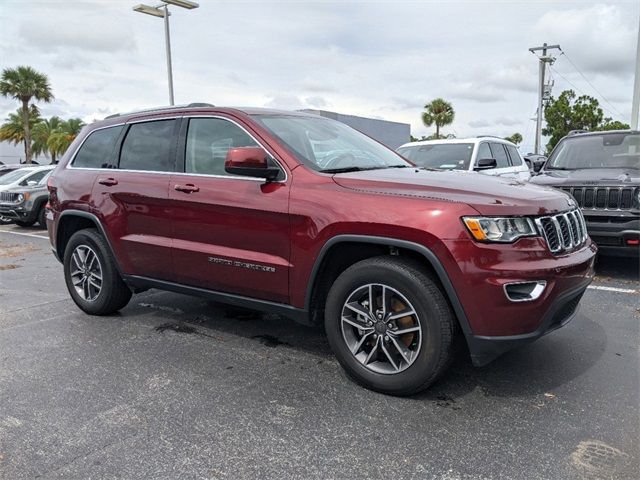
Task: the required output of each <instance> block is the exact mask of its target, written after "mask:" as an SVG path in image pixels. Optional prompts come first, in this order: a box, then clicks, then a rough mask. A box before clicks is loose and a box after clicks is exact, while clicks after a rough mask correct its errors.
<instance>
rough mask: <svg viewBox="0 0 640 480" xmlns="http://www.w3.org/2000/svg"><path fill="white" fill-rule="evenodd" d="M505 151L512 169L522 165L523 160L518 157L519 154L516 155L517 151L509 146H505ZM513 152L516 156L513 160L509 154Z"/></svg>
mask: <svg viewBox="0 0 640 480" xmlns="http://www.w3.org/2000/svg"><path fill="white" fill-rule="evenodd" d="M505 147H506V148H505V150H506V151H507V154H508V155H509V163H510V164H511V166H512V167H522V165H523V164H524V159H523V158H521V157H520V154H519V153H518V149H517V148H516V147H512V146H511V145H505ZM512 151H513V152H515V155H517V157H516V158H513V155H512V154H511V153H512Z"/></svg>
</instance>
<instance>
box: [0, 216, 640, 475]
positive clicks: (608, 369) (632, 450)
mask: <svg viewBox="0 0 640 480" xmlns="http://www.w3.org/2000/svg"><path fill="white" fill-rule="evenodd" d="M594 287H600V288H590V289H589V290H588V291H587V293H586V295H585V296H584V299H583V301H582V305H581V310H580V312H579V314H578V315H577V317H576V318H575V319H574V320H573V321H572V322H571V323H570V324H569V325H567V326H566V327H564V328H562V329H560V330H558V331H556V332H553V333H552V334H550V335H548V336H546V337H544V338H542V339H540V340H539V341H537V342H536V343H533V344H531V345H528V346H526V347H524V348H521V349H519V350H516V351H512V352H509V353H507V354H505V355H504V356H502V357H500V358H499V359H497V360H496V361H494V362H493V363H491V364H490V365H488V366H486V367H483V368H480V369H477V368H474V367H472V366H471V364H470V362H469V360H468V358H467V356H466V355H465V354H464V352H461V353H460V355H459V356H458V357H457V358H456V361H455V362H454V365H453V366H452V368H451V369H450V370H449V371H448V373H447V374H445V376H444V377H443V378H442V379H441V380H440V381H439V382H438V383H437V384H435V385H434V386H432V388H431V389H430V390H428V391H427V392H425V393H423V394H420V395H418V396H415V397H412V398H394V397H389V396H384V395H380V394H377V393H373V392H370V391H367V390H365V389H363V388H361V387H359V386H357V385H355V384H354V383H352V382H351V381H349V380H348V379H347V378H346V376H345V374H344V373H343V372H342V370H341V369H340V367H339V365H338V363H337V362H336V361H335V360H334V358H333V356H332V354H331V352H330V351H329V348H328V345H327V342H326V341H325V338H324V336H323V334H322V331H321V330H316V329H311V328H307V327H304V326H300V325H297V324H295V323H293V322H290V321H289V320H285V319H281V318H279V317H277V316H275V315H262V314H255V315H253V314H249V313H247V312H239V311H233V310H229V309H227V308H225V307H224V306H221V305H218V304H213V303H211V302H208V301H205V300H202V299H199V298H192V297H187V296H183V295H179V294H173V293H165V292H160V291H156V290H150V291H148V292H145V293H142V294H139V295H135V296H134V297H133V299H132V301H131V303H130V304H129V306H127V307H126V308H125V309H123V310H122V312H121V313H120V314H118V315H114V316H110V317H101V318H100V317H90V316H87V315H85V314H83V313H82V312H81V311H80V310H78V309H77V308H76V306H75V305H74V304H73V302H72V301H71V299H70V298H69V296H68V293H67V291H66V287H65V285H64V280H63V275H62V268H61V265H60V264H59V263H58V262H57V261H56V260H55V258H54V257H53V255H52V254H51V253H50V247H49V243H48V240H47V239H46V232H45V231H43V230H38V229H35V228H33V229H21V228H19V227H15V226H5V227H0V478H3V479H23V478H24V479H26V478H29V479H31V478H45V479H49V478H71V479H76V478H77V479H88V478H130V479H133V478H176V479H177V478H179V479H182V478H184V479H192V478H193V479H215V478H233V479H238V478H285V477H286V478H288V479H298V478H299V479H309V478H349V479H351V478H420V479H422V478H425V479H426V478H428V479H430V478H434V479H443V480H457V479H494V478H496V479H502V478H504V479H596V478H598V479H599V478H603V479H605V478H607V479H608V478H611V479H637V478H640V453H639V452H640V407H639V404H640V398H639V395H640V383H639V379H638V367H639V364H640V356H639V350H638V346H639V344H640V343H639V339H640V328H639V326H640V310H639V308H640V302H639V299H640V295H639V289H640V285H639V284H638V262H637V261H635V260H630V259H626V260H625V259H605V258H601V259H599V264H598V277H597V278H596V280H595V282H594ZM601 287H605V288H604V289H602V288H601Z"/></svg>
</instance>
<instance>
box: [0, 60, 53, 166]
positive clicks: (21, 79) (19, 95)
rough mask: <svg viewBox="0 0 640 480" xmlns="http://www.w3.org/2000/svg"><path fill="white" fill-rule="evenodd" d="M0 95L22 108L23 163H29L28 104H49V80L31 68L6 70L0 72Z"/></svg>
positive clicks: (29, 132)
mask: <svg viewBox="0 0 640 480" xmlns="http://www.w3.org/2000/svg"><path fill="white" fill-rule="evenodd" d="M0 95H2V96H3V97H11V98H15V99H16V100H18V101H19V102H20V103H21V104H22V106H21V109H20V113H21V116H22V126H23V129H24V139H23V142H24V151H25V162H26V163H31V156H32V152H31V126H32V124H31V122H30V120H29V115H30V113H31V110H30V105H29V104H30V102H31V100H32V99H34V98H35V99H36V100H39V101H42V102H50V101H51V100H52V99H53V93H51V86H50V85H49V79H48V78H47V76H46V75H45V74H43V73H40V72H37V71H36V70H34V69H33V68H31V67H24V66H20V67H16V68H6V69H4V70H3V71H2V78H1V79H0Z"/></svg>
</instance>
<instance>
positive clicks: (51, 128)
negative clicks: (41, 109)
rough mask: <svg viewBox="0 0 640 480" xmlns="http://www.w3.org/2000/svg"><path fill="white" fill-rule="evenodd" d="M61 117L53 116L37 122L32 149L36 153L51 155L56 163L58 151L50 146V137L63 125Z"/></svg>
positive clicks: (52, 160)
mask: <svg viewBox="0 0 640 480" xmlns="http://www.w3.org/2000/svg"><path fill="white" fill-rule="evenodd" d="M62 123H63V122H62V120H61V119H60V117H51V118H50V119H48V120H47V119H44V120H42V121H40V122H38V123H36V124H35V125H34V127H33V146H32V147H31V150H32V152H33V154H34V155H40V154H44V155H46V156H51V163H52V164H53V163H56V155H57V153H58V152H57V151H56V149H55V148H50V147H49V139H50V138H51V136H52V135H53V134H54V133H55V132H57V131H58V130H59V129H60V128H61V126H62Z"/></svg>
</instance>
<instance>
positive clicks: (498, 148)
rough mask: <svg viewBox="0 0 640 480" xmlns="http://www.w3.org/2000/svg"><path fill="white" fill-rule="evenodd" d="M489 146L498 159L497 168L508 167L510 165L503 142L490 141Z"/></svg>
mask: <svg viewBox="0 0 640 480" xmlns="http://www.w3.org/2000/svg"><path fill="white" fill-rule="evenodd" d="M489 147H490V148H491V153H493V158H495V159H496V164H497V165H496V168H506V167H509V166H510V165H509V158H508V157H507V151H506V150H505V149H504V146H503V145H502V144H501V143H490V144H489Z"/></svg>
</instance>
